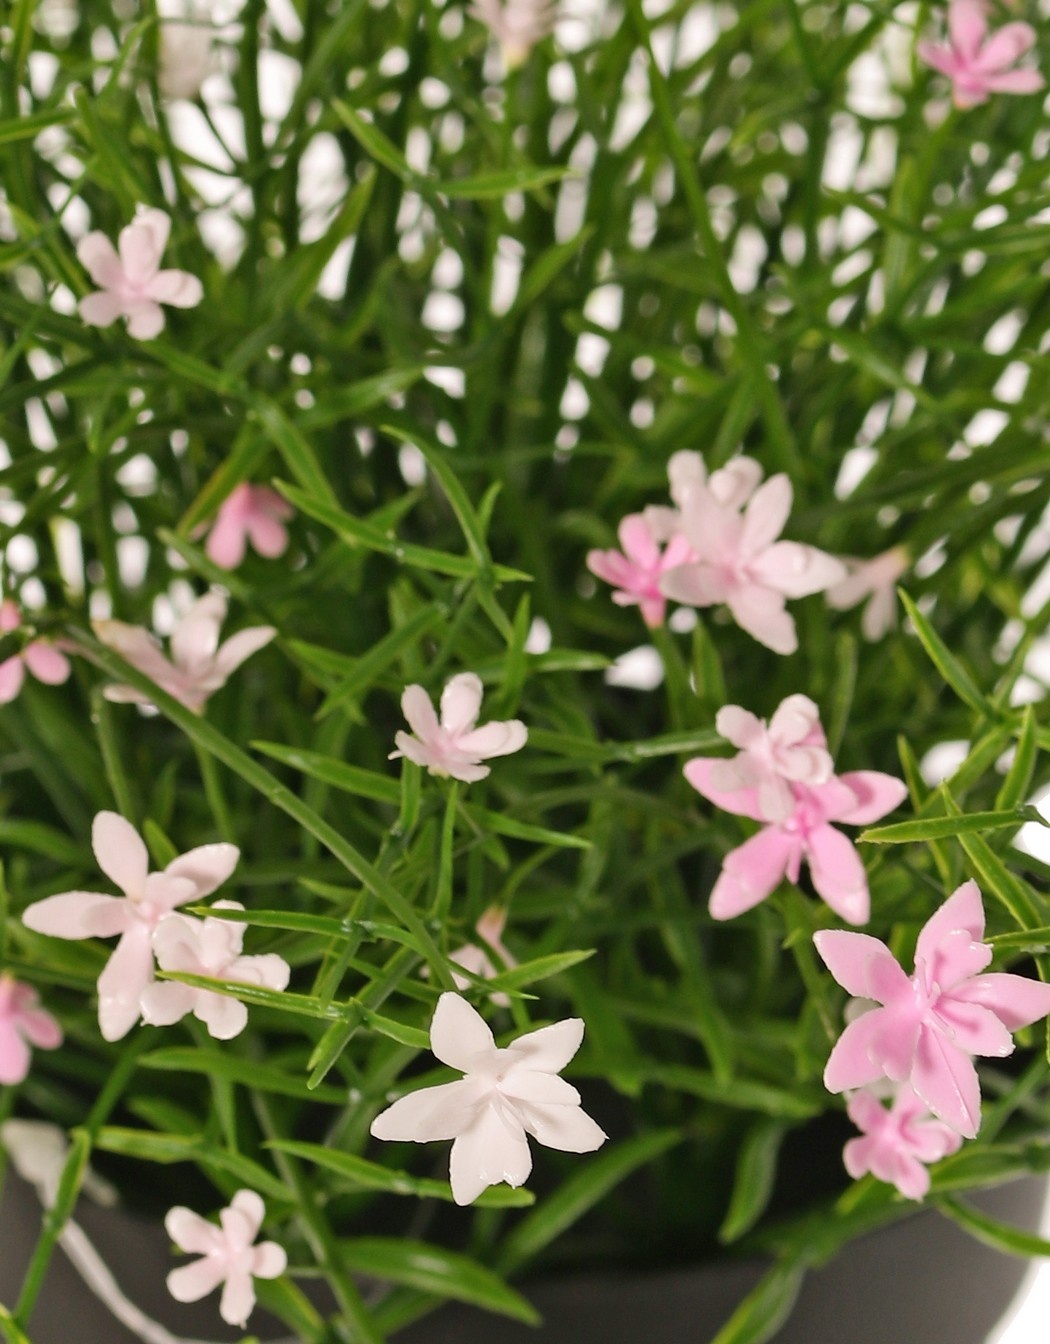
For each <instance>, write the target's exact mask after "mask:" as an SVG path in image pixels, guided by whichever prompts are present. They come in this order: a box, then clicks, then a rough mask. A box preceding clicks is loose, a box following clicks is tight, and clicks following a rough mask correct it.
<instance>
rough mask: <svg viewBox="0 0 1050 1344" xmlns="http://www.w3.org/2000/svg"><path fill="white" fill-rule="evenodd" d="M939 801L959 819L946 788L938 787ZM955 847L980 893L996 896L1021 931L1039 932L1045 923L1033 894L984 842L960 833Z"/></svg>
mask: <svg viewBox="0 0 1050 1344" xmlns="http://www.w3.org/2000/svg"><path fill="white" fill-rule="evenodd" d="M940 797H942V798H943V799H944V802H945V807H946V809H947V811H948V812H950V813H951V814H952V815H953V816H959V815H960V812H959V807H958V805H957V803H956V802H955V800H954V798H952V796H951V794H950V793H949V792H948V790H947V788H945V787H943V786H942V788H941V790H940ZM959 843H960V844H961V845H962V847H963V850H964V852H965V854H966V857H967V858H968V859H969V860H970V863H971V864H972V866H973V869H974V873H975V875H976V877H977V879H978V882H979V883H980V885H981V887H982V889H984V890H986V891H991V892H992V893H993V894H994V895H995V896H997V897H998V898H999V900H1000V901H1001V902H1002V903H1003V905H1004V906H1005V907H1006V909H1007V910H1008V911H1009V912H1010V914H1011V915H1012V916H1013V918H1014V919H1015V920H1016V922H1017V923H1018V924H1019V925H1020V926H1021V928H1022V929H1025V928H1039V927H1041V926H1042V925H1043V924H1045V922H1046V921H1045V919H1043V918H1041V917H1040V909H1039V901H1038V899H1037V897H1036V894H1035V892H1034V891H1032V889H1031V888H1030V887H1029V886H1028V885H1027V884H1026V883H1025V882H1022V881H1021V879H1020V878H1019V877H1015V876H1014V874H1013V873H1011V872H1010V870H1009V869H1008V868H1007V867H1006V865H1005V864H1004V863H1003V861H1002V859H1001V858H1000V857H999V855H998V854H996V852H995V850H993V849H992V847H991V845H989V844H988V842H987V840H985V839H983V838H982V837H981V836H980V835H977V834H975V833H973V832H967V831H964V832H961V833H960V835H959Z"/></svg>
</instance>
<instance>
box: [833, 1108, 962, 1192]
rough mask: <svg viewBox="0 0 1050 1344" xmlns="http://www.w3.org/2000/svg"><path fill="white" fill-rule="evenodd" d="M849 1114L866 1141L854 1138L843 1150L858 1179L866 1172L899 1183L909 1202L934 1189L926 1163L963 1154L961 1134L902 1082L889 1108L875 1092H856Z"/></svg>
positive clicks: (891, 1183)
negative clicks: (931, 1188)
mask: <svg viewBox="0 0 1050 1344" xmlns="http://www.w3.org/2000/svg"><path fill="white" fill-rule="evenodd" d="M846 1111H847V1114H848V1115H849V1118H850V1119H851V1120H852V1121H853V1123H854V1124H855V1125H856V1126H857V1128H858V1129H859V1130H860V1131H861V1132H862V1133H863V1136H864V1137H863V1138H859V1139H850V1140H849V1142H848V1143H847V1144H846V1146H845V1148H844V1149H843V1151H842V1159H843V1161H844V1162H845V1164H846V1170H847V1171H848V1172H849V1174H850V1175H851V1176H852V1177H853V1179H854V1180H859V1179H860V1178H861V1176H864V1175H865V1174H866V1173H867V1172H869V1171H870V1172H871V1174H872V1175H873V1176H874V1177H875V1178H876V1179H877V1180H880V1181H885V1182H886V1183H887V1184H888V1185H895V1186H896V1187H897V1189H898V1190H899V1191H900V1192H901V1194H902V1195H903V1196H904V1197H905V1199H922V1198H923V1197H924V1196H925V1195H926V1193H927V1192H928V1190H929V1188H930V1173H929V1172H928V1171H927V1170H926V1164H927V1163H930V1162H939V1161H940V1160H941V1158H942V1157H947V1156H948V1155H949V1154H950V1153H955V1152H958V1150H959V1149H960V1148H961V1147H962V1136H961V1135H960V1134H957V1133H956V1132H955V1130H954V1129H951V1128H950V1127H949V1126H948V1125H946V1124H945V1123H944V1121H943V1120H938V1119H937V1117H936V1116H935V1115H933V1114H932V1113H931V1112H930V1109H929V1107H928V1106H927V1105H926V1103H925V1102H924V1101H923V1100H922V1099H921V1098H920V1097H918V1096H917V1095H916V1093H915V1092H914V1090H913V1089H912V1088H911V1087H909V1086H907V1084H902V1085H901V1086H899V1087H897V1088H896V1089H895V1093H894V1096H893V1101H892V1104H891V1105H890V1106H889V1107H886V1106H884V1105H883V1104H882V1102H881V1101H880V1100H879V1097H878V1095H877V1094H876V1092H875V1091H873V1090H872V1089H870V1088H864V1089H862V1090H861V1091H860V1092H855V1093H854V1094H853V1096H852V1097H850V1099H849V1103H848V1104H847V1106H846Z"/></svg>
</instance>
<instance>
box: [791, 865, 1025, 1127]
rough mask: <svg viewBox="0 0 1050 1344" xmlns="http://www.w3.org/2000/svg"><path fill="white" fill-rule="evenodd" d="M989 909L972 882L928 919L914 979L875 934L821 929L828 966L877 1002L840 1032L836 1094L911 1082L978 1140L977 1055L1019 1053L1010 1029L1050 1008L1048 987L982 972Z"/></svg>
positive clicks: (831, 1063)
mask: <svg viewBox="0 0 1050 1344" xmlns="http://www.w3.org/2000/svg"><path fill="white" fill-rule="evenodd" d="M983 935H984V907H983V905H982V904H981V893H980V891H979V890H978V887H977V883H976V882H964V883H963V884H962V886H961V887H959V888H958V889H957V890H956V891H955V892H953V893H952V895H951V896H950V897H949V898H948V900H947V901H945V903H944V904H943V905H942V906H941V907H940V909H939V910H937V911H935V912H934V914H933V915H931V916H930V918H929V919H928V920H927V921H926V924H925V925H924V926H923V929H922V931H921V933H920V934H919V938H918V942H917V944H916V948H915V971H914V974H912V975H910V976H909V975H906V974H905V972H904V971H903V969H902V968H901V966H900V964H899V963H898V961H897V959H896V957H894V955H893V953H892V952H891V951H890V950H889V948H888V947H887V946H886V945H885V944H884V943H881V942H879V940H878V939H877V938H872V937H870V936H869V935H868V934H864V933H847V932H845V931H843V930H835V929H826V930H822V931H821V932H819V933H815V934H814V935H813V941H814V942H815V943H816V947H817V951H818V952H819V953H820V955H821V957H822V958H823V959H824V962H825V964H826V965H827V967H828V970H829V971H830V972H831V974H832V975H833V976H834V977H835V979H836V980H837V981H838V982H839V984H840V985H841V986H842V987H843V989H845V990H846V991H847V992H848V993H850V994H855V995H857V996H858V997H859V998H862V999H868V1000H874V1002H875V1004H876V1005H880V1006H877V1007H874V1008H872V1009H871V1011H870V1012H865V1013H862V1014H861V1015H860V1016H859V1017H857V1018H856V1019H855V1020H854V1021H852V1022H850V1024H849V1025H848V1026H847V1027H846V1029H845V1031H844V1032H843V1033H842V1035H841V1036H840V1037H839V1039H838V1042H837V1043H836V1045H835V1047H834V1049H833V1050H832V1052H831V1056H830V1058H829V1059H828V1063H827V1068H826V1069H825V1070H824V1084H825V1086H826V1087H827V1089H828V1091H829V1092H845V1091H847V1090H850V1089H852V1088H856V1087H866V1086H868V1085H869V1084H870V1083H873V1082H875V1081H876V1080H877V1079H879V1078H890V1079H892V1080H893V1081H894V1082H899V1083H905V1082H906V1083H910V1084H911V1086H912V1087H913V1088H914V1089H915V1091H916V1092H917V1093H918V1095H919V1096H920V1097H921V1098H922V1100H923V1101H924V1102H925V1103H926V1105H927V1106H928V1107H929V1108H930V1110H931V1111H932V1112H933V1114H934V1115H935V1116H937V1117H938V1119H940V1120H943V1121H944V1123H945V1124H947V1125H950V1126H951V1128H952V1129H954V1130H955V1131H956V1132H957V1133H959V1134H961V1135H963V1137H964V1138H967V1139H972V1138H973V1137H974V1136H975V1135H976V1133H977V1130H978V1128H979V1126H980V1122H981V1090H980V1083H979V1081H978V1077H977V1070H976V1069H975V1068H974V1063H973V1057H974V1056H975V1055H990V1056H993V1057H995V1058H1002V1057H1003V1056H1005V1055H1009V1054H1011V1053H1012V1052H1013V1048H1014V1043H1013V1041H1012V1040H1011V1038H1010V1033H1011V1032H1013V1031H1017V1030H1018V1029H1019V1028H1021V1027H1026V1026H1029V1025H1030V1024H1031V1023H1033V1022H1037V1021H1038V1020H1039V1019H1040V1018H1042V1017H1045V1016H1046V1015H1047V1013H1050V985H1045V984H1042V983H1041V982H1040V981H1038V980H1029V979H1028V978H1027V977H1025V976H1023V975H1007V974H1003V973H990V974H982V972H983V971H984V969H985V967H986V966H987V965H988V964H989V962H990V961H991V960H992V949H991V948H990V947H989V946H988V945H987V944H986V943H983V942H981V938H982V937H983Z"/></svg>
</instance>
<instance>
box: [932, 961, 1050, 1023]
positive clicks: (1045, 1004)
mask: <svg viewBox="0 0 1050 1344" xmlns="http://www.w3.org/2000/svg"><path fill="white" fill-rule="evenodd" d="M952 998H953V999H954V1000H956V1001H958V1000H963V1001H965V1002H967V1003H976V1004H980V1005H981V1007H983V1008H987V1009H988V1010H989V1011H990V1012H993V1013H994V1014H995V1015H996V1017H997V1018H998V1019H999V1021H1000V1022H1001V1023H1002V1024H1003V1026H1004V1027H1006V1029H1007V1030H1008V1031H1019V1030H1020V1029H1021V1028H1022V1027H1029V1026H1031V1025H1032V1024H1033V1023H1034V1022H1038V1021H1040V1020H1041V1019H1042V1018H1044V1017H1046V1016H1047V1014H1048V1013H1050V985H1046V984H1043V982H1042V981H1040V980H1030V979H1029V978H1028V977H1027V976H1025V975H1009V974H1007V973H1005V972H1002V971H992V972H989V973H988V974H986V975H982V976H980V977H978V978H976V979H973V980H970V981H969V982H968V983H966V984H963V985H959V986H957V987H956V988H955V989H953V990H952Z"/></svg>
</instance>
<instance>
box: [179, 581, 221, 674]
mask: <svg viewBox="0 0 1050 1344" xmlns="http://www.w3.org/2000/svg"><path fill="white" fill-rule="evenodd" d="M225 619H226V599H225V597H223V595H222V594H221V593H219V592H216V591H214V590H213V591H211V592H208V593H205V594H204V595H203V596H202V597H199V598H198V599H197V600H196V602H194V604H193V605H192V606H191V607H190V609H189V611H187V612H186V614H185V616H183V618H182V620H181V621H179V623H178V625H177V626H176V627H175V630H174V632H173V633H172V636H171V652H172V656H173V657H174V659H175V664H176V666H177V667H180V668H182V669H183V670H185V671H187V672H189V673H191V674H199V673H201V672H204V671H206V670H208V669H209V668H210V667H211V664H212V661H213V660H214V658H215V655H216V652H217V650H218V647H219V631H220V630H221V629H222V623H223V621H224V620H225Z"/></svg>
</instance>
